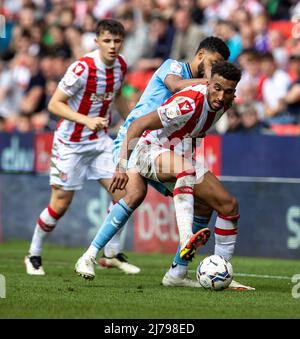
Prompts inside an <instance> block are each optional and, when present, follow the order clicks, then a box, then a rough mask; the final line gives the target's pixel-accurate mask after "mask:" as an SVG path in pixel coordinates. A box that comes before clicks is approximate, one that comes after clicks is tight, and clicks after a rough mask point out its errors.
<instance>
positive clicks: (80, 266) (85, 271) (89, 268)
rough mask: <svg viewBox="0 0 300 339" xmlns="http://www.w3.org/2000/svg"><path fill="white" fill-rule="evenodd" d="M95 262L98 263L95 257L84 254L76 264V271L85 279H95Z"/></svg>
mask: <svg viewBox="0 0 300 339" xmlns="http://www.w3.org/2000/svg"><path fill="white" fill-rule="evenodd" d="M94 264H96V261H95V259H94V258H92V257H84V256H82V257H80V258H79V259H78V260H77V263H76V264H75V272H76V273H77V274H78V275H80V276H81V277H83V278H84V279H88V280H93V279H94V278H95V276H96V274H95V269H94Z"/></svg>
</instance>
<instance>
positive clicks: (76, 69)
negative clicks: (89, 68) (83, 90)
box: [72, 62, 85, 77]
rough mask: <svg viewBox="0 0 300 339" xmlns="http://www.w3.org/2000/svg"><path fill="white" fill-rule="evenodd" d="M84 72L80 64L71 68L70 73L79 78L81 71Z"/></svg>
mask: <svg viewBox="0 0 300 339" xmlns="http://www.w3.org/2000/svg"><path fill="white" fill-rule="evenodd" d="M84 70H85V67H84V65H83V64H81V63H80V62H79V63H78V64H77V65H76V66H75V67H74V68H73V70H72V72H73V73H75V74H76V75H77V76H79V77H80V75H81V74H82V73H83V71H84Z"/></svg>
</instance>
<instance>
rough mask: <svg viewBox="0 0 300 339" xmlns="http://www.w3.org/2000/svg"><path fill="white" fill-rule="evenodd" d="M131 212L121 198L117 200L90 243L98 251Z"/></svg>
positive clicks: (124, 222) (126, 219)
mask: <svg viewBox="0 0 300 339" xmlns="http://www.w3.org/2000/svg"><path fill="white" fill-rule="evenodd" d="M132 212H133V209H132V208H130V207H128V206H127V204H126V202H125V201H124V200H123V199H121V200H119V202H117V203H116V204H115V205H114V207H113V208H112V209H111V210H110V212H109V214H108V215H107V217H106V218H105V220H104V222H103V224H102V226H101V227H100V229H99V231H98V232H97V234H96V236H95V238H94V240H93V242H92V245H93V246H95V247H96V248H98V250H99V251H100V250H101V249H102V248H103V247H104V246H105V245H106V244H107V243H108V242H109V240H110V239H111V238H112V237H113V236H114V235H115V234H116V233H117V232H118V231H119V229H120V228H122V227H123V226H124V225H125V224H126V222H127V221H128V219H129V217H130V216H131V214H132Z"/></svg>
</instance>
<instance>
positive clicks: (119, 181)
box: [109, 111, 163, 193]
mask: <svg viewBox="0 0 300 339" xmlns="http://www.w3.org/2000/svg"><path fill="white" fill-rule="evenodd" d="M162 127H163V125H162V123H161V120H160V117H159V115H158V113H157V112H156V111H155V112H151V113H149V114H147V115H145V116H143V117H141V118H139V119H137V120H135V121H133V122H132V123H131V125H130V127H129V129H128V132H127V134H126V137H125V139H124V141H123V144H122V148H121V152H120V160H119V163H118V164H117V167H116V172H115V174H114V176H113V179H112V182H111V184H110V187H109V190H110V191H111V192H112V193H114V192H115V190H116V189H120V190H123V189H124V188H125V187H126V185H127V182H128V176H127V174H126V170H127V162H128V159H129V158H130V155H131V153H132V151H133V149H134V147H135V145H136V144H137V142H138V140H139V138H140V137H141V136H142V134H143V133H144V131H146V130H152V131H153V130H157V129H160V128H162Z"/></svg>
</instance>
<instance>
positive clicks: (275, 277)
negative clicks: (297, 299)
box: [189, 270, 292, 280]
mask: <svg viewBox="0 0 300 339" xmlns="http://www.w3.org/2000/svg"><path fill="white" fill-rule="evenodd" d="M189 272H191V273H193V272H195V271H193V270H189ZM233 275H234V276H237V277H251V278H262V279H279V280H291V279H292V277H288V276H283V275H268V274H251V273H234V274H233Z"/></svg>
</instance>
